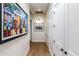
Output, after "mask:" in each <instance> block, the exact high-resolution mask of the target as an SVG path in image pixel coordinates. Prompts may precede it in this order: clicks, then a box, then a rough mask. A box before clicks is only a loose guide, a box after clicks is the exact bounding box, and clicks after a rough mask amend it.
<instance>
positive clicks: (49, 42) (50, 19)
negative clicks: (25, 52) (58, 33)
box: [46, 4, 54, 55]
mask: <svg viewBox="0 0 79 59" xmlns="http://www.w3.org/2000/svg"><path fill="white" fill-rule="evenodd" d="M46 19H47V31H46V32H47V33H46V35H47V36H46V38H47V45H48V47H49V51H50V53H51V55H53V40H54V32H53V31H54V29H53V25H54V23H53V22H54V20H53V4H50V5H49V9H48V11H47V14H46Z"/></svg>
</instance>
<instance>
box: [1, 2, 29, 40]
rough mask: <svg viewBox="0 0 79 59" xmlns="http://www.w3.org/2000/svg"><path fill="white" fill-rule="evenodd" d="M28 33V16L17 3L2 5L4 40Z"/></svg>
mask: <svg viewBox="0 0 79 59" xmlns="http://www.w3.org/2000/svg"><path fill="white" fill-rule="evenodd" d="M27 32H28V15H27V14H26V13H25V12H24V10H22V8H20V6H19V5H18V4H16V3H3V4H2V39H4V38H5V39H6V38H11V37H14V36H17V35H20V34H23V33H27Z"/></svg>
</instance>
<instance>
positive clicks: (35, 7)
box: [29, 3, 49, 13]
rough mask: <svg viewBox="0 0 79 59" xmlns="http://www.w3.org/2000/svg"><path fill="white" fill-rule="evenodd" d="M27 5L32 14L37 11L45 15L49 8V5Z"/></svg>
mask: <svg viewBox="0 0 79 59" xmlns="http://www.w3.org/2000/svg"><path fill="white" fill-rule="evenodd" d="M29 5H30V9H31V12H32V13H35V12H36V11H39V10H40V11H43V12H44V13H45V12H46V11H47V10H48V7H49V3H29Z"/></svg>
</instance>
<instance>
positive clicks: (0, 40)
mask: <svg viewBox="0 0 79 59" xmlns="http://www.w3.org/2000/svg"><path fill="white" fill-rule="evenodd" d="M14 4H16V5H17V6H18V7H19V8H20V9H21V10H22V11H23V12H24V13H25V14H26V15H27V17H28V14H27V13H26V12H25V11H24V10H23V9H22V7H21V6H20V5H19V4H18V3H14ZM2 11H3V10H2V3H0V13H1V14H0V44H3V43H6V42H8V41H11V40H14V39H16V38H19V37H22V36H24V35H26V34H28V31H27V32H26V33H24V34H21V35H17V36H14V37H11V38H7V39H6V40H2V39H3V38H2V28H3V27H2V20H3V19H2ZM27 23H28V21H27ZM27 26H28V25H27Z"/></svg>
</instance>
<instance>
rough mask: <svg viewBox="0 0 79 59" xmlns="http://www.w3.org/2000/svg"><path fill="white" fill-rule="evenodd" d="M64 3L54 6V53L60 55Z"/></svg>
mask: <svg viewBox="0 0 79 59" xmlns="http://www.w3.org/2000/svg"><path fill="white" fill-rule="evenodd" d="M64 7H65V5H64V4H57V5H55V8H54V11H53V12H54V25H53V26H54V45H53V46H54V54H55V55H56V56H62V55H64V54H63V50H64V46H65V45H64V44H65V10H64Z"/></svg>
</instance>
